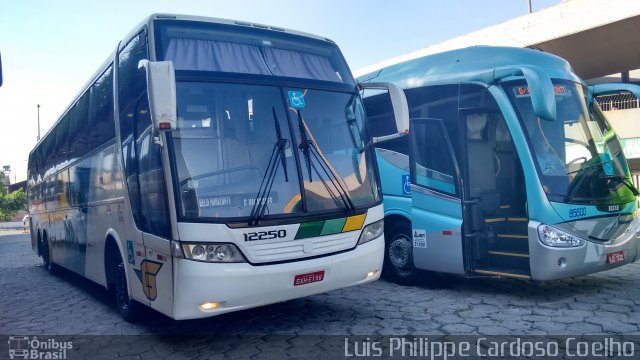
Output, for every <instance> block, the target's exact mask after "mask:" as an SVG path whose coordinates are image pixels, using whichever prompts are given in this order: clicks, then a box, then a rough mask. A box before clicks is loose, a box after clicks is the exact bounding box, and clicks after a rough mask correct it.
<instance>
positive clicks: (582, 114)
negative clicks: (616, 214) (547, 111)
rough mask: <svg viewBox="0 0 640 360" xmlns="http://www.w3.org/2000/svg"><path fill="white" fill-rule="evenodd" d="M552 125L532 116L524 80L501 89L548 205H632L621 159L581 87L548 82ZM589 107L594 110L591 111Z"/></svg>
mask: <svg viewBox="0 0 640 360" xmlns="http://www.w3.org/2000/svg"><path fill="white" fill-rule="evenodd" d="M553 84H554V92H555V101H556V109H557V111H556V114H557V115H556V120H554V121H549V120H544V119H541V118H539V117H537V116H536V115H535V114H534V112H533V107H532V103H531V97H530V95H529V88H528V87H527V85H526V83H525V82H524V81H522V82H509V83H507V84H505V85H504V88H505V90H506V93H507V94H508V96H509V97H510V99H511V101H512V103H513V104H514V105H515V108H516V110H517V112H518V114H519V116H520V119H521V121H522V123H523V125H524V126H523V127H524V129H525V133H526V134H527V136H528V138H529V142H530V147H531V148H532V152H533V156H534V158H535V163H536V167H537V170H538V172H539V175H540V179H541V182H542V187H543V189H544V191H545V193H546V194H547V197H548V198H549V199H550V200H552V201H558V202H568V203H581V204H621V203H624V202H629V201H633V200H634V195H633V192H632V190H631V189H630V188H629V186H628V185H627V184H626V183H625V182H626V180H627V179H626V177H627V176H628V168H627V163H626V159H625V158H624V155H623V154H622V150H621V148H620V143H619V142H618V140H617V137H616V136H615V133H613V131H612V130H611V127H610V126H608V123H607V122H606V119H605V118H604V116H603V115H602V113H601V112H599V109H597V105H595V104H592V105H591V109H590V110H591V111H589V110H588V109H587V104H586V96H585V91H584V89H583V87H582V86H581V85H579V84H576V83H574V82H570V81H563V80H553ZM594 106H595V107H594Z"/></svg>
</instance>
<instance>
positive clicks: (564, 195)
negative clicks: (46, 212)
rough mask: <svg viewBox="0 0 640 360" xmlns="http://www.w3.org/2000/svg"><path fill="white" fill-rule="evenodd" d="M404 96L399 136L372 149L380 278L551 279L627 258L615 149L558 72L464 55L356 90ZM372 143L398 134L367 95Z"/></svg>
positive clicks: (512, 57) (497, 50) (413, 62)
mask: <svg viewBox="0 0 640 360" xmlns="http://www.w3.org/2000/svg"><path fill="white" fill-rule="evenodd" d="M358 79H359V80H360V81H361V82H367V81H375V82H390V83H393V84H395V85H397V86H399V87H401V88H403V89H404V91H405V94H406V98H407V101H408V106H409V114H410V118H411V120H410V133H409V135H408V136H404V137H397V136H393V137H391V138H390V139H389V140H386V141H381V142H378V143H376V153H377V158H378V166H379V168H380V173H381V176H382V178H381V182H382V188H383V193H384V205H385V224H386V227H385V238H386V250H385V264H384V269H383V274H384V275H385V276H387V277H389V278H391V279H392V280H394V281H397V282H399V283H413V282H415V281H416V280H418V279H419V278H420V277H421V276H422V275H421V270H431V271H436V272H443V273H452V274H461V275H470V276H505V277H514V278H520V279H534V280H553V279H561V278H567V277H572V276H578V275H583V274H589V273H593V272H597V271H603V270H607V269H611V268H614V267H617V266H620V265H623V264H627V263H630V262H633V261H636V260H637V259H638V254H639V249H638V247H639V246H640V245H639V244H640V220H638V218H637V217H636V215H635V213H636V209H637V206H638V205H637V196H638V190H637V189H636V188H635V187H634V186H633V184H632V183H631V181H630V174H629V168H628V166H627V161H626V159H625V157H624V154H623V153H622V150H621V148H620V142H619V141H618V138H617V136H616V134H615V132H614V130H613V129H612V128H611V126H610V125H609V123H608V122H607V119H606V117H605V116H604V115H603V114H602V112H601V111H600V110H599V109H598V105H597V103H595V102H594V101H593V100H592V97H590V96H589V95H588V91H587V87H586V86H585V85H584V83H583V82H582V81H581V79H580V78H578V76H577V75H576V74H575V73H574V72H573V70H572V68H571V66H570V65H569V63H567V62H566V61H565V60H563V59H561V58H559V57H556V56H554V55H551V54H547V53H544V52H541V51H537V50H531V49H516V48H503V47H485V46H479V47H470V48H465V49H459V50H453V51H449V52H443V53H439V54H435V55H430V56H424V57H420V58H415V59H403V58H400V59H397V60H396V61H395V63H392V64H391V65H386V66H383V67H379V68H377V69H375V71H371V72H369V73H367V74H363V75H361V76H360V77H359V78H358ZM364 101H365V109H366V112H367V117H368V121H369V124H370V128H371V131H372V135H373V136H376V137H381V136H384V135H385V134H389V133H392V132H393V131H395V128H394V126H393V124H394V121H393V118H392V112H391V111H389V104H388V100H387V97H386V96H385V95H384V94H376V93H371V94H368V95H367V94H365V98H364Z"/></svg>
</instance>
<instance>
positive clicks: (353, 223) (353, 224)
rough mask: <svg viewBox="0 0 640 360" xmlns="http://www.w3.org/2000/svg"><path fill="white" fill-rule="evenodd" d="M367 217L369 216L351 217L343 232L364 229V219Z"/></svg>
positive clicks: (346, 222)
mask: <svg viewBox="0 0 640 360" xmlns="http://www.w3.org/2000/svg"><path fill="white" fill-rule="evenodd" d="M366 217H367V214H362V215H356V216H349V217H348V218H347V221H345V223H344V226H343V227H342V232H347V231H353V230H360V229H362V224H364V219H365V218H366Z"/></svg>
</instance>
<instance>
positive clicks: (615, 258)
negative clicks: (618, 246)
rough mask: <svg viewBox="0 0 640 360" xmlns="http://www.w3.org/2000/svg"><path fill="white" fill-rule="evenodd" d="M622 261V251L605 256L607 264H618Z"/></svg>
mask: <svg viewBox="0 0 640 360" xmlns="http://www.w3.org/2000/svg"><path fill="white" fill-rule="evenodd" d="M623 261H624V251H616V252H614V253H611V254H607V263H608V264H618V263H621V262H623Z"/></svg>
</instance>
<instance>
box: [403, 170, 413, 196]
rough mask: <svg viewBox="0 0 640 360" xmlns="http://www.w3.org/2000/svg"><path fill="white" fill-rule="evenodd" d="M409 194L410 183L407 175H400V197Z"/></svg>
mask: <svg viewBox="0 0 640 360" xmlns="http://www.w3.org/2000/svg"><path fill="white" fill-rule="evenodd" d="M409 194H411V181H410V180H409V175H402V195H409Z"/></svg>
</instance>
